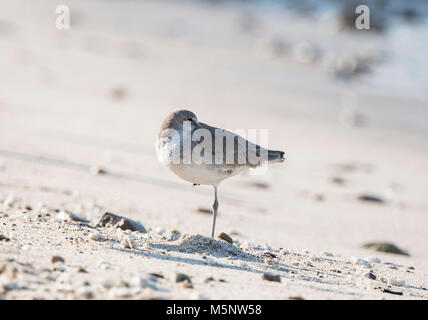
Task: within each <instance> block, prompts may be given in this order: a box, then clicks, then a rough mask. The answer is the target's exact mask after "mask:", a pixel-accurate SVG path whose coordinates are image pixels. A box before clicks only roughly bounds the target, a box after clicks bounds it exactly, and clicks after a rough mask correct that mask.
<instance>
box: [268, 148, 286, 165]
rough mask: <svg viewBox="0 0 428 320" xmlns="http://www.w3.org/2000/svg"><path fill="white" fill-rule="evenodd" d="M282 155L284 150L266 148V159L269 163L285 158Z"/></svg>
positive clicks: (281, 160)
mask: <svg viewBox="0 0 428 320" xmlns="http://www.w3.org/2000/svg"><path fill="white" fill-rule="evenodd" d="M284 155H285V152H284V151H277V150H268V161H269V162H270V163H274V162H283V161H284V160H285V158H284Z"/></svg>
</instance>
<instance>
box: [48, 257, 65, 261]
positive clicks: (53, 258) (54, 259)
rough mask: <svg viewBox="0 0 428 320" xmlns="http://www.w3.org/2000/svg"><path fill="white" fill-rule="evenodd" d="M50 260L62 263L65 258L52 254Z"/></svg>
mask: <svg viewBox="0 0 428 320" xmlns="http://www.w3.org/2000/svg"><path fill="white" fill-rule="evenodd" d="M51 262H52V263H57V262H61V263H64V262H65V260H64V258H63V257H60V256H52V258H51Z"/></svg>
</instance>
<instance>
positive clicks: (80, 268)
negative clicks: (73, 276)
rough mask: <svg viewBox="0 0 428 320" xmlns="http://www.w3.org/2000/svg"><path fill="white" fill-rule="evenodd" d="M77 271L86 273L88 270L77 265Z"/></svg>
mask: <svg viewBox="0 0 428 320" xmlns="http://www.w3.org/2000/svg"><path fill="white" fill-rule="evenodd" d="M77 272H79V273H88V271H86V269H85V268H83V267H79V268H78V269H77Z"/></svg>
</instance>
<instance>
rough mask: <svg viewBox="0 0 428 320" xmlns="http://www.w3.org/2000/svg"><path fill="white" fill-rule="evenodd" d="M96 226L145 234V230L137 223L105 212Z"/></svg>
mask: <svg viewBox="0 0 428 320" xmlns="http://www.w3.org/2000/svg"><path fill="white" fill-rule="evenodd" d="M97 224H98V225H100V226H103V227H110V226H111V227H116V228H120V229H122V230H131V231H139V232H142V233H146V232H147V230H146V228H144V226H143V225H142V224H141V223H139V222H138V221H135V220H132V219H128V218H125V217H121V216H118V215H116V214H113V213H110V212H106V213H104V214H102V215H101V216H100V217H99V218H98V221H97Z"/></svg>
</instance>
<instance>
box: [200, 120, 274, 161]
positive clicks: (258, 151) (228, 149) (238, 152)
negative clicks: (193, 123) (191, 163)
mask: <svg viewBox="0 0 428 320" xmlns="http://www.w3.org/2000/svg"><path fill="white" fill-rule="evenodd" d="M199 129H206V130H207V131H206V133H209V134H210V136H211V148H212V149H211V150H212V153H211V161H213V163H216V164H229V165H234V166H236V165H238V166H239V165H242V166H246V167H257V166H259V165H261V164H262V162H264V161H267V160H268V150H267V149H265V148H263V147H260V146H259V145H257V144H255V143H253V142H251V141H248V140H247V139H245V138H243V137H242V136H240V135H238V134H236V133H233V132H230V131H228V130H225V129H220V128H216V127H212V126H209V125H207V124H205V123H199ZM201 135H202V133H201ZM197 138H198V137H195V140H196V141H193V142H192V150H193V148H194V147H196V146H197V145H199V144H200V142H201V140H199V139H197ZM204 139H205V138H204ZM202 142H203V141H202ZM208 145H209V143H208V144H205V147H209V146H208Z"/></svg>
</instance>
